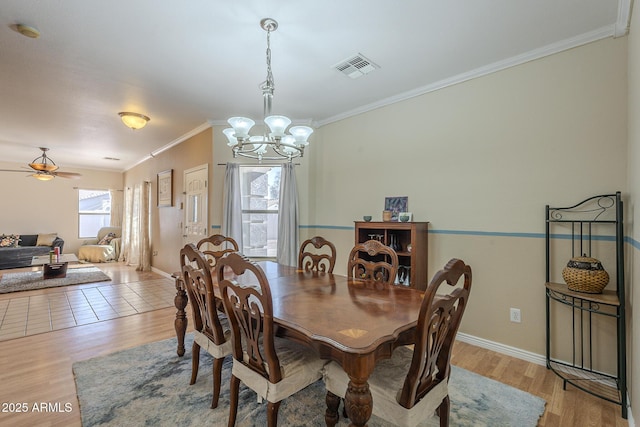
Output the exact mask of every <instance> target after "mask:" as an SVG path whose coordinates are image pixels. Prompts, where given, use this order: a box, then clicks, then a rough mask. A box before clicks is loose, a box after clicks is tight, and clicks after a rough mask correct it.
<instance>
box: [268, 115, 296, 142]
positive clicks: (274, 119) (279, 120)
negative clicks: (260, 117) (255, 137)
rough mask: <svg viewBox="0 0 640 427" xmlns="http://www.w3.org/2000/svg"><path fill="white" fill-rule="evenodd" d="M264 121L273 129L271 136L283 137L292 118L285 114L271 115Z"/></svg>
mask: <svg viewBox="0 0 640 427" xmlns="http://www.w3.org/2000/svg"><path fill="white" fill-rule="evenodd" d="M264 122H265V123H266V124H267V126H269V129H271V136H272V137H274V138H282V137H283V136H284V131H285V130H287V127H288V126H289V125H290V124H291V120H290V119H289V118H288V117H285V116H269V117H266V118H265V119H264Z"/></svg>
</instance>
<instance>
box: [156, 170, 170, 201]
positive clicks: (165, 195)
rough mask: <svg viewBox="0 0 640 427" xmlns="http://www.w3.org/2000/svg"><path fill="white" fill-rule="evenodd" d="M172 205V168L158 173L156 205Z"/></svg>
mask: <svg viewBox="0 0 640 427" xmlns="http://www.w3.org/2000/svg"><path fill="white" fill-rule="evenodd" d="M164 206H173V169H169V170H166V171H162V172H160V173H158V207H159V208H161V207H164Z"/></svg>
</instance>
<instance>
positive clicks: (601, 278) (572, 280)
mask: <svg viewBox="0 0 640 427" xmlns="http://www.w3.org/2000/svg"><path fill="white" fill-rule="evenodd" d="M562 278H563V279H564V281H565V282H566V283H567V287H568V288H569V289H570V290H572V291H577V292H586V293H589V294H601V293H602V291H603V289H604V288H605V287H606V286H607V284H608V283H609V274H608V273H607V272H606V271H605V270H604V268H603V267H602V263H601V262H600V261H598V260H597V259H595V258H591V257H588V256H586V255H583V256H581V257H575V258H571V259H570V260H569V262H568V263H567V266H566V267H565V268H564V270H562Z"/></svg>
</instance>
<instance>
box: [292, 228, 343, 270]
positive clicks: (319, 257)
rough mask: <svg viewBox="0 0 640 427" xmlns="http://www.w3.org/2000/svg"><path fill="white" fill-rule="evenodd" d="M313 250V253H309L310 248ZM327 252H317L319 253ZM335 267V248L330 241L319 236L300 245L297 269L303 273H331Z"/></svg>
mask: <svg viewBox="0 0 640 427" xmlns="http://www.w3.org/2000/svg"><path fill="white" fill-rule="evenodd" d="M310 245H311V246H313V247H314V248H315V251H314V252H310V250H311V248H310V247H309V246H310ZM323 250H325V251H328V253H326V252H319V251H323ZM335 265H336V247H335V246H334V244H333V243H331V242H330V241H328V240H326V239H324V238H323V237H321V236H315V237H312V238H311V239H308V240H305V241H304V242H303V243H302V245H300V252H299V253H298V268H299V269H301V270H302V269H304V270H305V271H318V272H323V273H333V268H334V267H335Z"/></svg>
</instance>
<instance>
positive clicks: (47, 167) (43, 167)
mask: <svg viewBox="0 0 640 427" xmlns="http://www.w3.org/2000/svg"><path fill="white" fill-rule="evenodd" d="M29 167H31V168H32V169H34V170H37V171H43V172H53V171H56V170H58V166H56V165H52V164H51V163H46V162H45V163H29Z"/></svg>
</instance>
